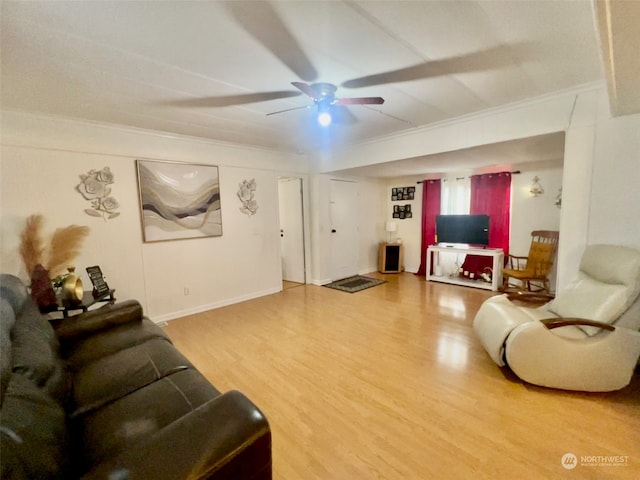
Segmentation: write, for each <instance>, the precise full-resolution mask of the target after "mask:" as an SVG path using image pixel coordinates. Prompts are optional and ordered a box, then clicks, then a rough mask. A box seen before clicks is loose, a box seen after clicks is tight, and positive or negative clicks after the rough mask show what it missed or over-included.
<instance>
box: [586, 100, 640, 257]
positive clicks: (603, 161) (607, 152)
mask: <svg viewBox="0 0 640 480" xmlns="http://www.w3.org/2000/svg"><path fill="white" fill-rule="evenodd" d="M608 109H609V107H608V105H607V104H606V102H601V103H600V112H601V115H599V121H598V124H597V126H596V141H595V147H594V148H595V154H594V157H595V158H594V164H593V177H592V179H593V180H592V188H591V202H590V212H589V230H588V243H621V244H623V245H627V246H635V247H637V248H640V114H637V115H629V116H625V117H618V118H611V117H609V116H608V115H607V112H608Z"/></svg>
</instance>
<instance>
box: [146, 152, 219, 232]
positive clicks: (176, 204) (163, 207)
mask: <svg viewBox="0 0 640 480" xmlns="http://www.w3.org/2000/svg"><path fill="white" fill-rule="evenodd" d="M136 166H137V170H138V190H139V194H140V214H141V217H142V232H143V237H144V241H145V242H158V241H163V240H177V239H184V238H199V237H217V236H220V235H222V211H221V205H220V182H219V177H218V167H217V166H215V165H199V164H192V163H178V162H162V161H156V160H137V161H136Z"/></svg>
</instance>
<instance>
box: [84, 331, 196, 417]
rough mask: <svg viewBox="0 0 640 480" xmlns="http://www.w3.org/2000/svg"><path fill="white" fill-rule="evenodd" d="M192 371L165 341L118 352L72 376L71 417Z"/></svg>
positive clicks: (152, 341) (184, 360)
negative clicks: (173, 375)
mask: <svg viewBox="0 0 640 480" xmlns="http://www.w3.org/2000/svg"><path fill="white" fill-rule="evenodd" d="M189 367H191V368H193V365H192V364H191V362H189V361H188V360H187V359H186V358H185V357H184V355H182V354H181V353H180V352H179V351H178V350H176V349H175V348H174V347H173V345H171V344H170V343H169V342H168V341H167V340H165V339H164V338H154V339H151V340H149V341H148V342H144V343H142V344H140V345H136V346H133V347H130V348H126V349H124V350H121V351H119V352H117V353H114V354H113V355H108V356H106V357H103V358H101V359H99V360H96V361H95V362H91V363H89V364H87V365H85V366H84V367H82V368H81V369H80V370H79V371H77V372H76V374H75V375H74V377H73V400H74V409H75V411H74V412H73V413H72V415H73V416H77V415H84V414H86V413H87V412H90V411H92V410H95V409H96V408H99V407H101V406H103V405H106V404H107V403H110V402H112V401H114V400H117V399H119V398H121V397H124V396H125V395H127V394H129V393H131V392H134V391H136V390H138V389H139V388H142V387H144V386H146V385H148V384H150V383H153V382H155V381H156V380H159V379H160V378H162V377H165V376H167V375H170V374H171V373H174V372H176V371H178V370H184V369H186V368H189Z"/></svg>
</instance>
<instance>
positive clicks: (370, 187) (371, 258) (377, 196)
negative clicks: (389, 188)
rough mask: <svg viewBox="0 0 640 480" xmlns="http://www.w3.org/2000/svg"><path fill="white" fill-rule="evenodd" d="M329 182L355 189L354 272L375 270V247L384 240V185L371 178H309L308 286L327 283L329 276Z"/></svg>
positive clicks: (318, 176) (376, 254)
mask: <svg viewBox="0 0 640 480" xmlns="http://www.w3.org/2000/svg"><path fill="white" fill-rule="evenodd" d="M331 179H338V180H349V181H354V182H356V184H357V188H358V206H357V209H356V210H357V212H358V214H357V218H355V219H354V222H357V225H358V239H357V240H356V241H357V242H358V272H359V273H361V274H363V273H369V272H373V271H376V270H377V269H378V263H377V262H378V244H379V242H381V241H383V240H384V238H385V231H384V222H385V217H384V205H385V204H384V200H383V196H382V193H381V192H382V191H384V183H383V182H381V181H378V180H375V179H367V178H355V177H347V176H340V175H313V176H312V178H311V181H310V184H311V199H310V205H311V251H312V253H311V257H312V258H311V264H312V270H313V278H312V283H314V284H316V285H323V284H325V283H329V282H330V281H331V280H336V279H332V278H331V275H332V272H331V215H330V211H331V210H330V201H331V199H330V190H331V186H330V184H331Z"/></svg>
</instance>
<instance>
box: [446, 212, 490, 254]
mask: <svg viewBox="0 0 640 480" xmlns="http://www.w3.org/2000/svg"><path fill="white" fill-rule="evenodd" d="M436 242H437V243H465V244H468V245H480V246H484V247H486V246H488V245H489V215H437V216H436Z"/></svg>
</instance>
